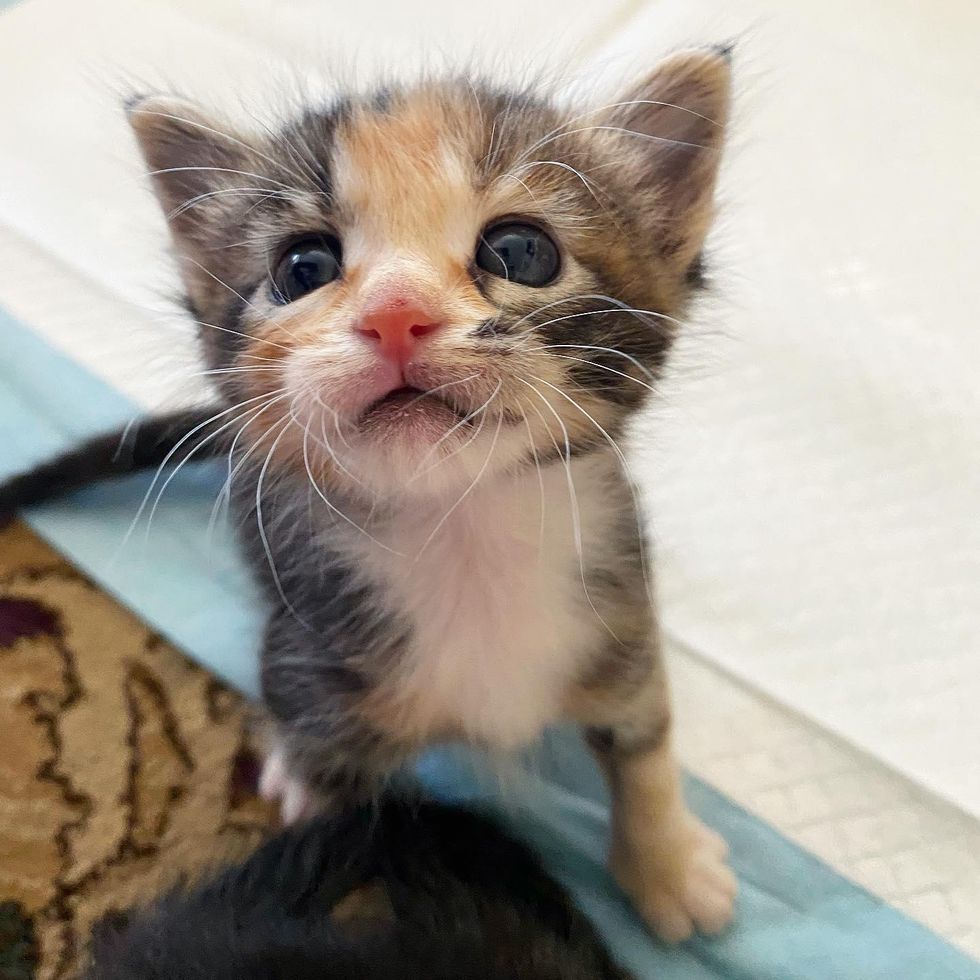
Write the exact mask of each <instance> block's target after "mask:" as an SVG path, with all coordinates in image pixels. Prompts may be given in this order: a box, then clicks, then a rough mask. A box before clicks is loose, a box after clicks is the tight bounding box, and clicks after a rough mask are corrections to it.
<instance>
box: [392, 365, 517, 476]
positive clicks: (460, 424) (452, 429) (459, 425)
mask: <svg viewBox="0 0 980 980" xmlns="http://www.w3.org/2000/svg"><path fill="white" fill-rule="evenodd" d="M474 377H475V375H474ZM502 385H503V382H502V381H498V382H497V387H496V388H494V389H493V394H491V395H490V397H489V398H488V399H487V400H486V401H485V402H484V403H483V404H482V405H481V406H480V407H479V408H477V409H474V410H473V411H472V412H470V413H469V414H468V415H466V416H464V417H463V418H461V419H459V420H458V421H457V422H456V423H455V424H454V425H452V426H451V427H450V428H449V429H447V430H446V432H444V433H443V434H442V435H441V436H440V437H439V438H438V439H437V440H436V441H435V442H434V443H433V444H432V445H431V446H430V447H429V448H428V450H426V453H425V455H424V456H423V457H422V458H421V459H420V460H419V465H418V466H417V467H416V469H415V473H414V475H413V476H412V477H411V478H410V479H409V481H408V482H409V483H412V482H414V481H415V480H416V479H417V478H418V477H420V476H424V475H425V474H426V473H428V472H430V471H431V470H434V469H435V468H436V466H438V465H439V464H440V463H442V462H444V461H445V459H449V458H451V457H452V456H454V455H455V452H459V451H460V450H461V449H464V448H465V447H466V446H468V445H469V444H470V442H472V439H470V440H467V441H466V442H464V443H463V445H462V446H460V447H459V448H458V449H457V450H456V451H455V452H454V453H450V454H449V455H448V456H446V457H444V459H440V460H437V461H436V463H435V464H434V465H433V466H430V467H428V468H427V469H424V470H423V469H422V468H421V467H422V465H423V463H425V461H426V460H427V459H428V458H429V457H430V456H432V455H433V453H435V452H436V451H437V450H438V449H439V447H440V446H441V445H442V444H443V443H444V442H445V441H446V440H447V439H448V438H449V437H450V436H451V435H452V434H453V433H454V432H456V431H458V430H459V429H461V428H462V427H463V426H464V425H466V424H467V423H469V422H472V421H473V419H475V418H476V417H477V415H479V414H480V412H482V411H483V410H484V409H485V408H486V407H487V406H488V405H489V404H490V402H492V401H493V400H494V398H496V396H497V392H499V391H500V388H501V386H502Z"/></svg>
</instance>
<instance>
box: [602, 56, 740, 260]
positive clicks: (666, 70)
mask: <svg viewBox="0 0 980 980" xmlns="http://www.w3.org/2000/svg"><path fill="white" fill-rule="evenodd" d="M730 93H731V56H730V50H729V49H721V48H719V49H712V50H704V51H682V52H678V53H677V54H674V55H672V56H670V57H669V58H667V59H666V60H665V61H663V62H661V63H660V64H659V65H658V66H657V67H656V68H655V69H654V70H653V72H652V73H651V74H650V75H648V76H647V77H646V78H645V79H644V80H643V82H641V83H640V84H639V85H638V86H636V87H635V88H633V89H632V90H630V92H629V93H628V94H627V95H626V96H624V97H623V99H622V104H620V105H618V106H616V107H615V109H614V113H613V125H615V126H621V127H622V128H623V129H626V130H630V131H631V133H632V134H633V135H630V134H626V133H623V134H621V145H623V144H625V146H626V147H628V152H629V153H630V155H631V158H632V160H633V167H632V172H633V173H634V174H635V177H636V181H637V186H638V187H639V189H640V190H641V191H646V192H648V193H649V194H650V195H652V200H651V203H650V211H651V213H652V215H653V217H654V219H655V221H656V229H655V233H656V236H657V237H656V242H655V244H656V246H657V247H658V249H659V250H660V252H661V254H662V255H663V256H664V259H665V260H666V261H669V262H670V263H671V264H672V265H673V264H676V265H677V266H679V267H680V268H682V269H683V270H685V271H686V270H687V268H688V267H689V266H690V265H691V263H692V262H694V260H695V259H696V258H697V256H698V254H699V253H700V251H701V248H702V245H703V244H704V238H705V235H706V234H707V231H708V227H709V225H710V223H711V217H712V212H713V202H714V190H715V181H716V179H717V176H718V166H719V163H720V160H721V150H722V147H723V145H724V140H725V127H726V123H727V121H728V111H729V102H730Z"/></svg>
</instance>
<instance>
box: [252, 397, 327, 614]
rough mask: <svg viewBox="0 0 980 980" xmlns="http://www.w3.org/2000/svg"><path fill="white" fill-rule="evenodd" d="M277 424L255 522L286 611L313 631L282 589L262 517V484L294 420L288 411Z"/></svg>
mask: <svg viewBox="0 0 980 980" xmlns="http://www.w3.org/2000/svg"><path fill="white" fill-rule="evenodd" d="M290 409H291V406H290ZM276 424H277V425H282V429H281V430H280V432H279V435H277V436H276V438H275V439H274V440H273V442H272V445H271V446H270V447H269V452H268V453H267V454H266V457H265V462H263V464H262V468H261V470H259V478H258V480H257V481H256V484H255V520H256V523H257V524H258V528H259V537H260V538H261V539H262V547H263V549H264V550H265V556H266V559H267V560H268V562H269V571H270V572H271V573H272V581H273V583H274V584H275V587H276V591H277V592H278V593H279V598H280V599H282V601H283V604H284V605H285V607H286V609H288V610H289V612H290V614H291V615H292V616H293V618H294V619H295V620H296V622H298V623H299V624H300V625H301V626H303V627H305V628H306V629H308V630H311V631H312V629H313V628H312V627H311V626H310V624H309V623H307V622H306V620H305V619H303V617H302V616H300V614H299V613H298V612H297V611H296V609H295V608H294V606H293V604H292V603H291V602H290V601H289V599H288V597H287V596H286V593H285V590H284V589H283V587H282V580H281V579H280V578H279V571H278V569H277V568H276V561H275V559H274V558H273V557H272V548H271V547H270V545H269V535H268V534H267V533H266V529H265V521H264V519H263V516H262V484H263V482H264V481H265V475H266V473H267V472H268V470H269V463H270V462H272V457H273V456H274V455H275V452H276V447H277V446H278V445H279V441H280V440H281V439H282V437H283V436H284V435H285V434H286V431H287V430H288V429H289V426H290V425H291V424H292V418H291V416H290V414H289V413H288V411H287V414H286V416H285V417H284V418H283V419H281V420H280V422H278V423H276ZM273 429H275V426H273V427H272V428H270V429H269V432H270V433H271V432H272V431H273Z"/></svg>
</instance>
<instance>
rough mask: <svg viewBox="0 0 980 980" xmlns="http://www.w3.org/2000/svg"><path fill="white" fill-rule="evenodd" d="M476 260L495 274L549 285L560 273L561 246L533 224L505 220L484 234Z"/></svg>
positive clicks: (535, 284)
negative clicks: (508, 222) (506, 222)
mask: <svg viewBox="0 0 980 980" xmlns="http://www.w3.org/2000/svg"><path fill="white" fill-rule="evenodd" d="M476 264H477V265H478V266H479V267H480V268H481V269H483V270H485V271H486V272H489V273H490V274H491V275H494V276H500V278H501V279H506V280H507V281H508V282H516V283H519V284H520V285H522V286H547V285H548V283H549V282H552V281H553V280H554V279H555V277H556V276H557V275H558V270H559V269H560V268H561V260H560V258H559V256H558V247H557V246H556V245H555V243H554V242H553V241H552V240H551V239H550V238H549V237H548V236H547V235H546V234H545V233H544V232H543V231H542V230H541V229H540V228H535V227H534V226H533V225H522V224H517V223H513V224H503V225H497V226H496V227H494V228H489V229H487V230H486V231H485V232H484V233H483V235H482V236H481V237H480V247H479V248H478V249H477V250H476Z"/></svg>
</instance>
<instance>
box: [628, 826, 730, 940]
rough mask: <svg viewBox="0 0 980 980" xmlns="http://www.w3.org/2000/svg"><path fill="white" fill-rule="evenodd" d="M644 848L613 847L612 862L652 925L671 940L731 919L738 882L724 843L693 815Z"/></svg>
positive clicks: (720, 927) (714, 928) (709, 930)
mask: <svg viewBox="0 0 980 980" xmlns="http://www.w3.org/2000/svg"><path fill="white" fill-rule="evenodd" d="M655 843H656V847H655V848H651V849H650V852H649V853H648V854H637V853H636V852H635V851H627V850H626V849H625V848H622V849H617V850H616V851H614V853H613V856H612V859H611V866H612V871H613V874H614V875H615V876H616V879H617V881H618V882H619V884H620V886H621V887H622V888H623V890H624V891H625V892H626V893H627V894H628V895H629V896H630V897H631V898H632V899H633V902H634V904H635V905H636V907H637V909H638V911H639V912H640V914H641V915H642V916H643V917H644V919H646V921H647V923H648V924H649V925H650V927H651V928H652V929H653V931H654V932H655V933H656V934H657V935H658V936H659V937H660V938H661V939H663V940H664V941H666V942H669V943H677V942H681V941H682V940H684V939H689V938H690V937H691V936H692V935H693V934H694V932H695V931H697V932H701V933H706V934H709V935H710V934H714V933H718V932H721V931H722V930H723V929H724V928H725V926H727V925H728V923H729V922H731V919H732V914H733V912H734V906H735V893H736V891H737V890H738V885H737V883H736V881H735V875H734V874H733V873H732V870H731V868H729V866H728V863H727V861H726V858H727V856H728V845H727V844H726V843H725V841H724V840H723V838H722V837H721V836H720V835H719V834H717V833H715V831H713V830H711V829H710V828H708V827H706V826H705V825H704V824H703V823H701V821H700V820H697V819H696V818H695V817H687V819H686V820H685V821H684V823H683V826H682V827H681V828H680V829H679V830H678V831H677V832H675V833H673V834H668V835H665V836H661V837H659V838H658V839H657V840H656V842H655Z"/></svg>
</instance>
